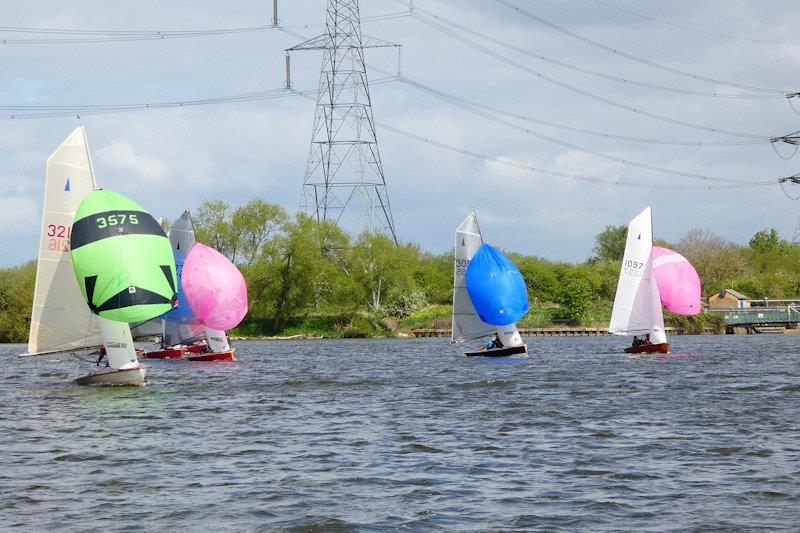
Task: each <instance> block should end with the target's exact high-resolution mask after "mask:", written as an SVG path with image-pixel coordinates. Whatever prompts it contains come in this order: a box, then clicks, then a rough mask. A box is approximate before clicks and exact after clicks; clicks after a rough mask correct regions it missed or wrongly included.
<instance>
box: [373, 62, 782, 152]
mask: <svg viewBox="0 0 800 533" xmlns="http://www.w3.org/2000/svg"><path fill="white" fill-rule="evenodd" d="M370 68H371V69H372V70H376V71H378V72H380V73H383V74H386V75H389V72H388V71H386V70H383V69H380V68H377V67H375V66H371V67H370ZM397 79H398V81H400V82H403V83H406V82H412V83H415V84H418V83H419V82H413V81H412V80H411V79H410V78H408V77H405V76H397ZM411 86H412V87H414V85H413V84H412V85H411ZM435 90H436V91H437V92H440V93H442V94H447V93H444V92H443V91H441V90H439V89H435ZM447 97H448V98H450V99H452V100H454V101H458V102H461V103H464V104H467V105H469V106H471V107H476V108H478V109H484V110H486V111H491V112H492V113H497V114H499V115H505V116H508V117H512V118H516V119H519V120H524V121H525V122H531V123H534V124H541V125H543V126H547V127H551V128H556V129H561V130H565V131H571V132H574V133H581V134H584V135H593V136H596V137H602V138H604V139H614V140H620V141H629V142H638V143H646V144H659V145H667V146H694V147H719V146H748V145H757V144H770V143H774V142H777V141H778V140H782V139H779V138H776V139H771V140H769V141H768V140H752V141H711V142H709V141H678V140H666V139H651V138H646V137H632V136H627V135H617V134H613V133H607V132H602V131H595V130H587V129H583V128H575V127H572V126H566V125H563V124H557V123H555V122H549V121H546V120H541V119H538V118H533V117H529V116H527V115H522V114H519V113H515V112H512V111H508V110H504V109H499V108H496V107H492V106H489V105H486V104H483V103H480V102H476V101H475V100H469V99H466V98H463V97H461V96H456V95H453V94H447Z"/></svg>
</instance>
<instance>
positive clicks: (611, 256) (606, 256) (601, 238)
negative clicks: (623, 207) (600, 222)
mask: <svg viewBox="0 0 800 533" xmlns="http://www.w3.org/2000/svg"><path fill="white" fill-rule="evenodd" d="M627 238H628V226H606V228H605V229H604V230H603V231H601V232H600V233H598V234H597V237H595V242H596V243H597V244H596V245H595V247H594V249H593V250H592V251H593V252H594V253H595V254H596V256H597V260H600V261H622V256H623V255H625V239H627Z"/></svg>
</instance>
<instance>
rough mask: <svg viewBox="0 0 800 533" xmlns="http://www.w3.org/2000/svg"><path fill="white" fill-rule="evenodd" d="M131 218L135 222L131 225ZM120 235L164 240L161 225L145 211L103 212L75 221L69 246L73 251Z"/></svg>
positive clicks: (164, 235)
mask: <svg viewBox="0 0 800 533" xmlns="http://www.w3.org/2000/svg"><path fill="white" fill-rule="evenodd" d="M131 216H133V220H134V221H136V223H135V224H133V223H131ZM120 235H158V236H160V237H165V238H166V236H167V235H166V233H164V229H163V228H162V227H161V225H160V224H159V223H158V222H157V221H156V219H154V218H153V216H152V215H151V214H150V213H147V212H145V211H103V212H102V213H95V214H94V215H90V216H87V217H84V218H82V219H80V220H76V221H75V223H74V224H73V225H72V238H71V239H70V245H71V247H72V249H73V250H76V249H78V248H80V247H81V246H86V245H87V244H92V243H93V242H97V241H101V240H103V239H108V238H111V237H118V236H120Z"/></svg>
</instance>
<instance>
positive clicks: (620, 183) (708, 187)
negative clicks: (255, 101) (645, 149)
mask: <svg viewBox="0 0 800 533" xmlns="http://www.w3.org/2000/svg"><path fill="white" fill-rule="evenodd" d="M290 91H292V92H293V93H294V94H298V96H302V97H303V98H305V99H307V100H309V101H311V102H316V100H315V99H314V98H312V97H311V96H309V95H305V94H299V93H298V92H297V91H294V89H290ZM375 124H376V125H377V126H380V127H381V128H383V129H385V130H388V131H391V132H393V133H397V134H398V135H402V136H405V137H408V138H410V139H414V140H417V141H420V142H423V143H426V144H429V145H432V146H436V147H438V148H442V149H445V150H449V151H451V152H456V153H459V154H462V155H466V156H469V157H472V158H476V159H481V160H483V161H488V162H492V163H496V164H499V165H505V166H509V167H513V168H518V169H521V170H527V171H529V172H534V173H538V174H547V175H551V176H556V177H561V178H565V179H571V180H577V181H585V182H591V183H602V184H606V185H617V186H623V187H633V188H644V189H659V190H666V189H669V190H681V191H705V190H721V189H748V188H753V187H765V186H770V185H775V184H776V183H777V181H776V180H769V181H764V182H758V183H734V184H728V185H657V184H649V183H637V182H630V181H623V180H614V179H605V178H597V177H589V176H581V175H578V174H569V173H566V172H559V171H555V170H545V169H541V168H537V167H533V166H530V165H526V164H524V163H520V162H518V161H512V160H510V159H501V158H498V157H493V156H489V155H485V154H480V153H477V152H472V151H470V150H466V149H463V148H458V147H456V146H451V145H448V144H445V143H442V142H438V141H434V140H432V139H428V138H425V137H422V136H420V135H416V134H414V133H410V132H407V131H403V130H401V129H399V128H395V127H393V126H389V125H388V124H384V123H382V122H378V121H375Z"/></svg>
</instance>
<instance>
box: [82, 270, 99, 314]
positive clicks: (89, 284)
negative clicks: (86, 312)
mask: <svg viewBox="0 0 800 533" xmlns="http://www.w3.org/2000/svg"><path fill="white" fill-rule="evenodd" d="M83 285H84V286H85V287H86V301H87V302H88V304H89V309H91V311H92V312H93V313H96V312H97V306H96V305H95V304H94V287H95V285H97V276H86V277H85V278H83Z"/></svg>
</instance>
